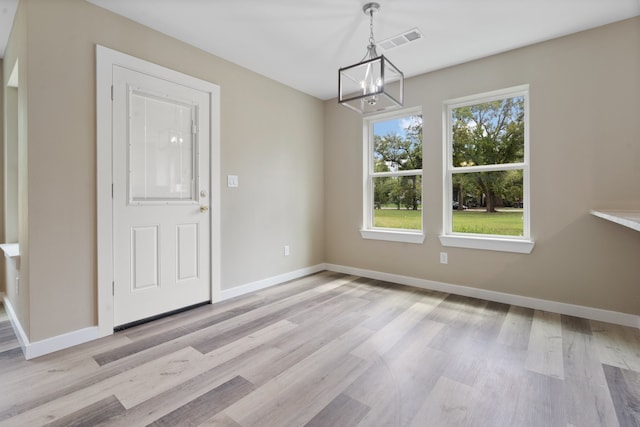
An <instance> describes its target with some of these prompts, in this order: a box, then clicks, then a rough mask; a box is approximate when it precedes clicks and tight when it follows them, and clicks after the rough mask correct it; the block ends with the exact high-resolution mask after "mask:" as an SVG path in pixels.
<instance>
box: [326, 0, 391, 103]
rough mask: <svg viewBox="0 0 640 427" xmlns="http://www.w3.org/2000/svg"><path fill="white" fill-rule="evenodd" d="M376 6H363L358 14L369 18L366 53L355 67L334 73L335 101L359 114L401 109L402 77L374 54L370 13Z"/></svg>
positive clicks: (378, 8)
mask: <svg viewBox="0 0 640 427" xmlns="http://www.w3.org/2000/svg"><path fill="white" fill-rule="evenodd" d="M379 10H380V4H378V3H367V4H365V5H364V6H362V11H363V12H364V13H365V14H366V15H368V16H369V30H370V33H369V45H368V46H367V53H366V54H365V56H364V57H363V58H362V59H361V60H360V62H358V63H357V64H355V65H350V66H348V67H343V68H340V70H339V71H338V93H339V96H338V102H339V103H340V104H342V105H344V106H345V107H348V108H350V109H352V110H354V111H357V112H359V113H361V114H370V113H377V112H381V111H385V110H390V109H393V108H398V107H402V103H403V97H404V74H402V71H400V70H399V69H398V68H396V66H395V65H393V64H392V63H391V62H389V60H388V59H387V58H385V57H384V55H378V52H377V51H376V42H375V39H374V37H373V14H374V13H375V12H377V11H379Z"/></svg>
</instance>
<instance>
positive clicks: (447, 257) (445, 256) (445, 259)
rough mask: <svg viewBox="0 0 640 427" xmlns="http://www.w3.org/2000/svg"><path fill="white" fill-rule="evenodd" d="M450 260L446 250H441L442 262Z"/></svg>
mask: <svg viewBox="0 0 640 427" xmlns="http://www.w3.org/2000/svg"><path fill="white" fill-rule="evenodd" d="M448 262H449V256H448V254H447V253H446V252H440V264H447V263H448Z"/></svg>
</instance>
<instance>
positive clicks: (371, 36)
mask: <svg viewBox="0 0 640 427" xmlns="http://www.w3.org/2000/svg"><path fill="white" fill-rule="evenodd" d="M369 44H370V45H375V44H376V41H375V39H374V38H373V8H372V9H370V10H369Z"/></svg>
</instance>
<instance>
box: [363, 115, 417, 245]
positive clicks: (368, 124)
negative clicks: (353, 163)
mask: <svg viewBox="0 0 640 427" xmlns="http://www.w3.org/2000/svg"><path fill="white" fill-rule="evenodd" d="M414 114H420V115H422V108H421V107H413V108H405V109H402V110H394V111H392V112H387V113H382V114H375V115H371V116H367V117H365V118H364V120H363V121H362V139H363V144H362V147H363V153H364V155H363V156H362V159H363V164H362V172H363V182H362V188H363V190H364V191H363V192H362V212H363V218H362V228H361V229H360V235H361V236H362V238H363V239H372V240H384V241H388V242H402V243H415V244H422V243H423V242H424V239H425V233H424V197H423V196H424V194H423V195H421V200H422V206H423V209H422V212H421V213H422V221H421V227H422V229H421V230H415V231H411V230H406V229H395V228H377V227H373V209H372V206H373V185H372V179H371V175H372V173H373V124H374V123H375V122H378V121H381V120H388V119H391V118H396V117H406V116H410V115H414ZM421 143H422V148H423V151H422V152H423V156H424V141H421ZM402 175H420V176H423V170H422V169H414V170H409V171H400V172H391V173H388V172H378V173H376V175H375V176H402Z"/></svg>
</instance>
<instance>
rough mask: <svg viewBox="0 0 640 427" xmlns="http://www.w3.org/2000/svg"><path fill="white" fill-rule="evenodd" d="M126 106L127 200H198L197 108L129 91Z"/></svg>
mask: <svg viewBox="0 0 640 427" xmlns="http://www.w3.org/2000/svg"><path fill="white" fill-rule="evenodd" d="M129 108H130V114H129V153H130V160H129V191H130V201H131V202H145V201H147V202H163V201H165V202H170V201H197V200H196V198H195V194H196V188H195V177H196V170H195V169H196V166H195V165H196V161H195V159H196V155H197V153H196V149H195V146H196V144H195V138H196V135H195V132H194V131H195V128H196V126H195V117H196V107H195V106H193V105H188V104H184V103H182V102H178V101H174V100H171V99H166V98H159V97H156V96H153V95H150V94H146V93H142V92H138V91H135V90H132V91H131V92H130V97H129Z"/></svg>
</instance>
